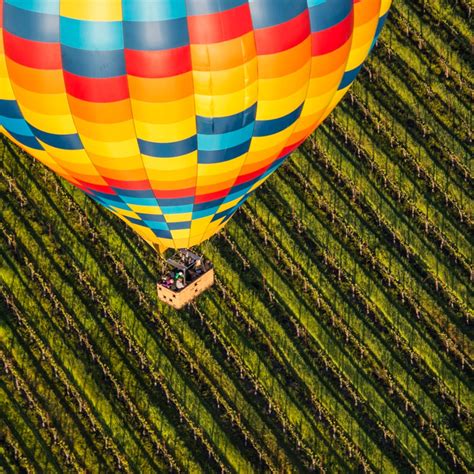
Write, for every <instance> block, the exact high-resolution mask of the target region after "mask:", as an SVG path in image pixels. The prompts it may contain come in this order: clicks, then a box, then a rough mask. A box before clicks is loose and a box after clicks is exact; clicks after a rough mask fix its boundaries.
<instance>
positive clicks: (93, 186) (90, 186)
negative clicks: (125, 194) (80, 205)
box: [74, 177, 117, 196]
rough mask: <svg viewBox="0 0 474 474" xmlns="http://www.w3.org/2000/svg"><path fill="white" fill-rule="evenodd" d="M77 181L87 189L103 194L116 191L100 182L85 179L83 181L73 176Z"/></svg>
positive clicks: (114, 193)
mask: <svg viewBox="0 0 474 474" xmlns="http://www.w3.org/2000/svg"><path fill="white" fill-rule="evenodd" d="M74 179H76V180H77V181H78V182H79V183H81V184H82V186H83V187H84V188H85V189H87V190H89V191H97V192H99V193H103V194H110V195H114V196H115V195H116V194H117V193H116V192H115V191H114V190H113V189H111V188H110V187H109V186H104V185H102V184H94V183H87V182H86V181H83V180H81V179H78V178H77V177H74Z"/></svg>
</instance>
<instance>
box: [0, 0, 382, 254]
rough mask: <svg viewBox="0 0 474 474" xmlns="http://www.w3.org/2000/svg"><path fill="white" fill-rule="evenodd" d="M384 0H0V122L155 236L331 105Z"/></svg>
mask: <svg viewBox="0 0 474 474" xmlns="http://www.w3.org/2000/svg"><path fill="white" fill-rule="evenodd" d="M389 5H390V1H389V0H80V1H79V0H78V1H76V0H0V28H1V30H0V33H1V34H0V84H1V89H0V130H1V131H2V133H4V134H5V135H7V136H8V137H9V138H10V139H12V140H13V141H15V142H16V143H17V144H19V145H20V146H21V147H22V148H24V149H25V150H26V151H28V152H29V153H30V154H32V155H33V156H34V157H36V158H37V159H39V160H40V161H42V162H43V163H44V164H46V165H47V166H49V167H50V168H51V169H52V170H54V171H55V172H57V173H58V174H59V175H61V176H63V177H65V178H66V179H68V180H69V181H70V182H71V183H73V184H74V185H76V186H77V187H79V188H80V189H82V190H83V191H84V192H86V193H87V194H88V195H89V196H91V197H92V198H93V199H95V200H96V201H97V202H99V203H101V204H102V205H104V206H105V207H106V208H108V209H109V210H111V211H112V212H114V213H115V214H117V215H118V216H119V217H121V218H122V219H123V220H124V221H125V222H126V223H127V224H129V225H130V226H131V227H132V228H133V229H134V230H135V231H136V232H137V233H138V234H140V235H141V236H142V237H143V238H144V239H145V240H146V241H148V242H149V243H150V244H152V245H154V246H155V247H156V248H158V249H160V250H164V249H166V248H169V247H174V248H183V247H190V246H192V245H196V244H199V243H200V242H202V241H203V240H205V239H207V238H209V237H210V236H212V235H213V234H214V233H216V232H217V231H218V230H219V229H220V228H222V226H223V225H225V223H226V222H227V221H228V220H229V218H230V217H231V216H232V214H233V213H234V212H235V211H236V210H237V209H238V207H239V206H240V205H242V204H243V203H244V202H245V200H246V199H247V198H248V197H249V195H250V194H251V193H252V192H253V191H254V190H255V189H256V188H257V187H258V186H259V185H260V184H261V183H262V182H263V181H264V180H265V179H266V178H267V177H268V176H269V175H270V174H271V173H273V172H274V171H275V170H276V169H277V168H278V167H279V166H280V165H281V163H282V162H283V160H284V159H285V158H286V157H287V156H288V155H289V153H291V152H292V151H293V150H294V149H295V148H297V147H298V145H299V144H301V143H302V142H303V141H304V140H305V139H306V138H307V137H308V136H309V135H310V134H311V133H312V132H313V130H314V129H315V128H316V127H317V126H318V125H319V124H320V123H321V122H322V120H323V119H324V118H325V117H326V116H327V115H328V114H329V113H330V111H331V110H332V109H333V108H334V106H335V105H336V104H337V103H338V102H339V101H340V99H341V98H342V96H343V95H344V93H345V92H346V91H347V89H348V87H349V86H350V84H351V83H352V81H353V80H354V79H355V76H356V75H357V72H358V71H359V69H360V68H361V66H362V64H363V62H364V60H365V59H366V57H367V54H368V53H369V51H370V49H371V47H372V46H373V43H374V41H375V39H376V37H377V35H378V33H379V32H380V29H381V26H382V25H383V22H384V20H385V17H386V14H387V11H388V9H389Z"/></svg>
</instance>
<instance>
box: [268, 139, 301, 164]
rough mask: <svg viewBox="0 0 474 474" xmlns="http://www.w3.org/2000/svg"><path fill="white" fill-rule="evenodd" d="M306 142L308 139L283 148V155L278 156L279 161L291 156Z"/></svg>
mask: <svg viewBox="0 0 474 474" xmlns="http://www.w3.org/2000/svg"><path fill="white" fill-rule="evenodd" d="M305 140H306V138H303V139H302V140H299V141H298V142H297V143H294V144H293V145H289V146H287V147H285V148H283V150H282V151H281V153H280V154H279V155H278V157H277V159H278V158H283V157H284V156H286V155H289V154H290V153H291V152H292V151H295V150H296V149H297V148H298V147H299V146H300V145H301V144H302V143H303V142H304V141H305ZM270 166H271V165H270Z"/></svg>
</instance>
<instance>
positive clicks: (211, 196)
mask: <svg viewBox="0 0 474 474" xmlns="http://www.w3.org/2000/svg"><path fill="white" fill-rule="evenodd" d="M229 190H230V188H227V189H222V190H220V191H216V192H214V193H208V194H199V195H196V197H195V198H194V203H195V204H201V203H203V202H210V201H215V200H216V199H221V198H223V197H226V196H227V194H228V193H229Z"/></svg>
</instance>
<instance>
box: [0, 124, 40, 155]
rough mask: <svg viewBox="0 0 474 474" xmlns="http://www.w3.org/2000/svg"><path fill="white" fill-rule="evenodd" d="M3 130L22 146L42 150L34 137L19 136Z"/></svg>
mask: <svg viewBox="0 0 474 474" xmlns="http://www.w3.org/2000/svg"><path fill="white" fill-rule="evenodd" d="M5 130H6V131H7V132H8V133H9V134H10V135H11V136H12V137H13V138H14V139H15V140H18V141H19V142H20V143H21V144H22V145H24V146H27V147H29V148H33V149H34V150H44V148H43V147H42V146H41V143H39V142H38V140H37V139H36V137H34V136H33V135H20V134H17V133H14V132H11V131H10V130H8V129H7V128H6V127H5Z"/></svg>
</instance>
